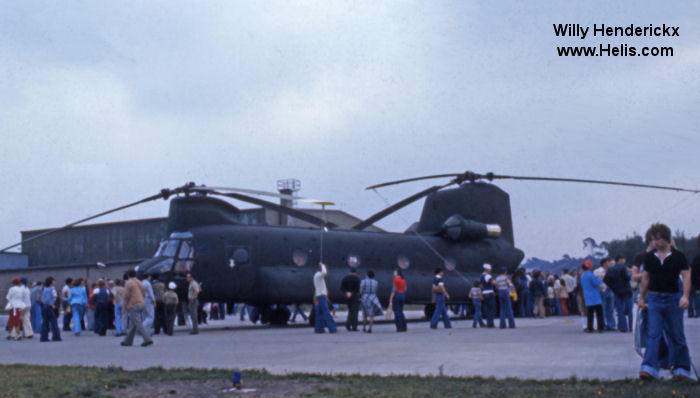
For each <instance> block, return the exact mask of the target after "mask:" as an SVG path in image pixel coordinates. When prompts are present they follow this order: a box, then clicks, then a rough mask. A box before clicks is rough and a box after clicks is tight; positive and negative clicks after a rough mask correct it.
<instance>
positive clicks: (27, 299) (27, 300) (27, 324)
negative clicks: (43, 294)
mask: <svg viewBox="0 0 700 398" xmlns="http://www.w3.org/2000/svg"><path fill="white" fill-rule="evenodd" d="M20 281H21V282H20V284H19V286H20V287H22V300H23V301H24V304H25V305H26V307H24V309H22V313H21V315H20V317H21V318H20V319H21V320H22V330H24V337H25V338H27V339H31V338H32V337H34V331H33V330H32V321H31V319H30V315H31V312H32V299H31V295H30V293H29V288H28V287H27V283H28V282H27V278H22V279H20Z"/></svg>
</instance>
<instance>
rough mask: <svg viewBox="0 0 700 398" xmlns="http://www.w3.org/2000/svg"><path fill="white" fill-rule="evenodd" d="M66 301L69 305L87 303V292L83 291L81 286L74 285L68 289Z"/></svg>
mask: <svg viewBox="0 0 700 398" xmlns="http://www.w3.org/2000/svg"><path fill="white" fill-rule="evenodd" d="M67 300H68V303H69V304H70V305H75V304H79V305H85V306H86V305H88V298H87V293H86V292H85V288H84V287H82V286H74V287H72V288H71V289H70V292H68V298H67Z"/></svg>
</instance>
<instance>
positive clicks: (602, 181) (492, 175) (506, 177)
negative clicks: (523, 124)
mask: <svg viewBox="0 0 700 398" xmlns="http://www.w3.org/2000/svg"><path fill="white" fill-rule="evenodd" d="M489 177H490V178H489ZM482 178H488V179H494V180H495V179H500V180H503V179H510V180H520V181H556V182H578V183H585V184H604V185H620V186H623V187H635V188H650V189H664V190H667V191H677V192H691V193H700V190H697V189H687V188H677V187H667V186H662V185H648V184H635V183H629V182H619V181H604V180H586V179H580V178H558V177H526V176H507V175H496V174H491V175H488V174H487V175H484V176H482Z"/></svg>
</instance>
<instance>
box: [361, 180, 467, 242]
mask: <svg viewBox="0 0 700 398" xmlns="http://www.w3.org/2000/svg"><path fill="white" fill-rule="evenodd" d="M456 183H457V182H456V181H450V182H449V183H447V184H445V185H436V186H434V187H430V188H428V189H425V190H423V191H420V192H418V193H416V194H413V195H411V196H409V197H407V198H406V199H404V200H402V201H400V202H397V203H396V204H393V205H391V206H389V207H387V208H386V209H384V210H382V211H380V212H379V213H376V214H375V215H373V216H371V217H369V218H368V219H366V220H364V221H362V222H360V223H359V224H357V225H355V226H354V227H352V229H357V230H360V231H361V230H363V229H365V228H367V227H369V226H370V225H372V224H374V223H375V222H377V221H379V220H381V219H382V218H384V217H386V216H388V215H390V214H391V213H394V212H395V211H397V210H399V209H401V208H404V207H406V206H408V205H410V204H411V203H413V202H415V201H417V200H419V199H421V198H423V197H425V196H427V195H430V194H431V193H433V192H436V191H439V190H441V189H442V188H445V187H448V186H450V185H453V184H456Z"/></svg>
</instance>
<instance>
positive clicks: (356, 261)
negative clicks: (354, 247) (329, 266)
mask: <svg viewBox="0 0 700 398" xmlns="http://www.w3.org/2000/svg"><path fill="white" fill-rule="evenodd" d="M347 263H348V267H350V268H357V267H359V266H360V256H358V255H357V254H349V255H348V259H347Z"/></svg>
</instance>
